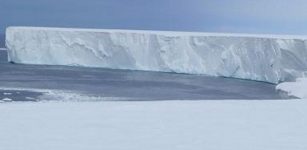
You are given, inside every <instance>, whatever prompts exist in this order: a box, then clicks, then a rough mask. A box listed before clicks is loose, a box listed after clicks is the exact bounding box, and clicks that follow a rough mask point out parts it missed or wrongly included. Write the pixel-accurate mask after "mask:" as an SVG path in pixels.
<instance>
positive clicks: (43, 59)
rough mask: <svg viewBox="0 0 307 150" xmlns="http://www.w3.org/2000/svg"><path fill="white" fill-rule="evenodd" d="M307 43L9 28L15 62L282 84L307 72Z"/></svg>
mask: <svg viewBox="0 0 307 150" xmlns="http://www.w3.org/2000/svg"><path fill="white" fill-rule="evenodd" d="M306 39H307V38H306V37H302V36H274V35H244V34H217V33H190V32H162V31H132V30H98V29H97V30H94V29H65V28H35V27H9V28H7V30H6V45H7V48H8V49H9V58H10V61H12V62H15V63H23V64H45V65H46V64H48V65H70V66H87V67H103V68H112V69H132V70H147V71H165V72H177V73H189V74H206V75H211V76H225V77H236V78H241V79H251V80H259V81H266V82H271V83H278V82H279V81H285V80H294V79H295V78H297V77H301V76H303V74H304V72H305V71H306V70H307V49H306Z"/></svg>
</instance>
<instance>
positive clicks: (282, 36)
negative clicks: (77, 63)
mask: <svg viewBox="0 0 307 150" xmlns="http://www.w3.org/2000/svg"><path fill="white" fill-rule="evenodd" d="M11 29H13V30H14V29H30V30H50V31H72V32H73V31H81V32H82V31H84V32H113V33H144V34H159V35H166V36H167V35H169V36H214V37H246V38H266V39H267V38H269V39H300V40H307V35H291V34H253V33H226V32H194V31H167V30H165V31H164V30H134V29H133V30H132V29H96V28H65V27H64V28H62V27H34V26H9V27H7V28H6V30H11Z"/></svg>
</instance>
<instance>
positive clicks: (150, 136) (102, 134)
mask: <svg viewBox="0 0 307 150" xmlns="http://www.w3.org/2000/svg"><path fill="white" fill-rule="evenodd" d="M306 118H307V100H306V99H304V100H280V101H278V100H275V101H147V102H145V101H138V102H131V101H130V102H127V101H119V102H110V101H108V102H78V103H73V102H69V103H65V102H39V103H32V102H28V103H3V104H0V119H1V123H0V133H1V136H0V146H1V147H0V149H3V150H25V149H30V150H42V149H43V150H54V149H56V150H84V149H90V150H101V149H107V150H136V149H144V150H157V149H159V150H187V149H189V150H190V149H193V150H204V149H209V150H306V149H307V143H306V139H307V125H306V123H307V120H306Z"/></svg>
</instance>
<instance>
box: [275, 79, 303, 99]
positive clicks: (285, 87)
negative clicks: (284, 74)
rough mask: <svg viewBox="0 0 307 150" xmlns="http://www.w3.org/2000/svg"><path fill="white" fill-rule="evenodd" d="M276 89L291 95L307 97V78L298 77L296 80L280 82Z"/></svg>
mask: <svg viewBox="0 0 307 150" xmlns="http://www.w3.org/2000/svg"><path fill="white" fill-rule="evenodd" d="M276 89H277V90H280V91H283V92H285V93H286V94H287V95H290V96H295V97H299V98H305V99H307V78H297V79H296V81H295V82H283V83H280V84H278V85H277V86H276Z"/></svg>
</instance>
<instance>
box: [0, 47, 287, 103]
mask: <svg viewBox="0 0 307 150" xmlns="http://www.w3.org/2000/svg"><path fill="white" fill-rule="evenodd" d="M0 60H1V61H0V85H1V87H2V89H1V88H0V100H1V99H4V100H9V99H12V101H14V100H18V101H20V100H32V101H33V100H35V98H36V97H38V96H40V95H42V93H39V92H34V91H16V90H15V91H14V90H13V91H12V90H11V89H9V88H24V89H51V90H64V91H65V90H69V91H75V92H77V93H82V94H86V95H90V96H93V97H95V96H97V97H113V98H115V99H116V97H118V98H126V99H128V100H209V99H210V100H217V99H223V100H227V99H244V100H261V99H281V98H282V96H280V94H279V93H278V92H277V91H276V90H275V86H276V85H275V84H269V83H264V82H255V81H248V80H240V79H232V78H221V77H208V76H200V75H187V74H176V73H161V72H144V71H129V70H111V69H101V68H100V69H98V68H81V67H64V66H41V65H19V64H10V63H7V53H6V51H0ZM5 88H8V89H5ZM8 93H11V94H8ZM22 95H23V97H24V98H23V97H22ZM33 98H34V99H33Z"/></svg>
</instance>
